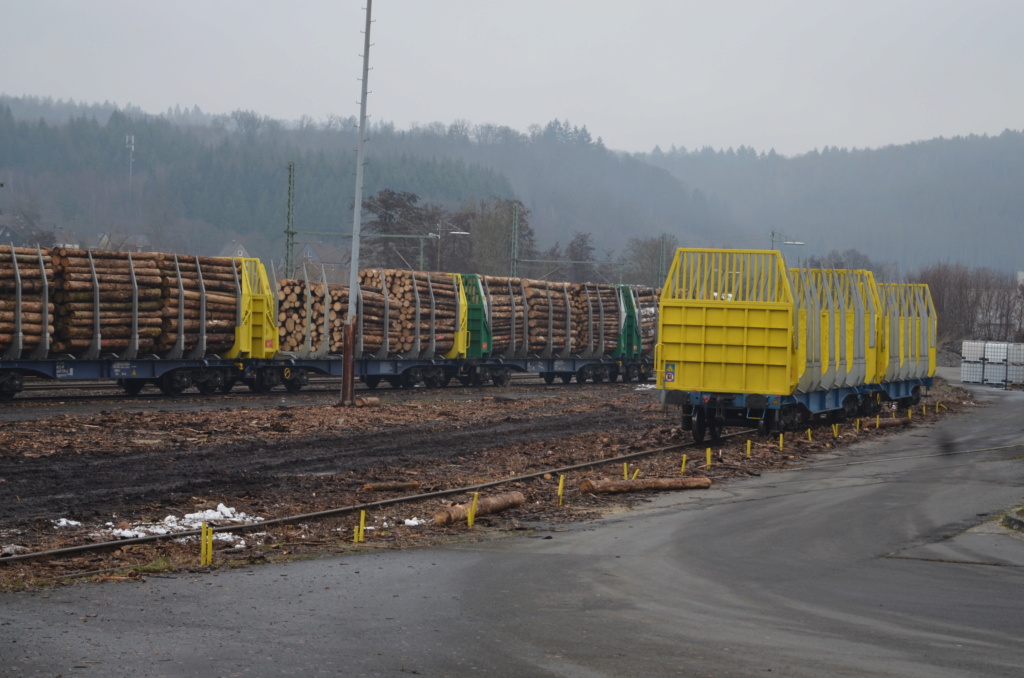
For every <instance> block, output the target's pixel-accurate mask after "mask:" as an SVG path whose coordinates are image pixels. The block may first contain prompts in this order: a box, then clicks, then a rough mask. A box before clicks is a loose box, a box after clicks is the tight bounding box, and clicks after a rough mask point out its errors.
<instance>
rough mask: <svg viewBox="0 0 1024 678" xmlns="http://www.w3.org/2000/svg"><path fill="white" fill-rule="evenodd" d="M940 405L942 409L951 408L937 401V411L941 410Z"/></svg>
mask: <svg viewBox="0 0 1024 678" xmlns="http://www.w3.org/2000/svg"><path fill="white" fill-rule="evenodd" d="M940 407H941V408H942V409H944V410H948V409H949V408H948V407H946V405H945V404H944V403H935V411H936V412H938V411H939V408H940Z"/></svg>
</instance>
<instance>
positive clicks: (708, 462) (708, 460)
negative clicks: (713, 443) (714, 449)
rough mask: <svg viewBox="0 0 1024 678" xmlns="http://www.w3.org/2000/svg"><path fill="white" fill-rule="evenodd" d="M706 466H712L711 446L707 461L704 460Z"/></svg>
mask: <svg viewBox="0 0 1024 678" xmlns="http://www.w3.org/2000/svg"><path fill="white" fill-rule="evenodd" d="M704 468H711V448H710V447H709V448H708V452H707V461H705V462H704Z"/></svg>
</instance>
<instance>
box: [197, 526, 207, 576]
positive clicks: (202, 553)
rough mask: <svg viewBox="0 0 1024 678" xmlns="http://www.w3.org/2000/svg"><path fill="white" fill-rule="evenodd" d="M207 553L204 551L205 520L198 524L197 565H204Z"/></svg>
mask: <svg viewBox="0 0 1024 678" xmlns="http://www.w3.org/2000/svg"><path fill="white" fill-rule="evenodd" d="M207 557H208V554H207V553H206V521H205V520H204V521H203V522H202V524H200V525H199V565H200V566H204V565H206V560H207Z"/></svg>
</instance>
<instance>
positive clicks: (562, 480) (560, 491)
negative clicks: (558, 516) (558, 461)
mask: <svg viewBox="0 0 1024 678" xmlns="http://www.w3.org/2000/svg"><path fill="white" fill-rule="evenodd" d="M563 494H565V476H564V475H560V476H558V505H559V506H561V505H562V495H563Z"/></svg>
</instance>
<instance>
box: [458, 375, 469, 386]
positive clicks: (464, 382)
mask: <svg viewBox="0 0 1024 678" xmlns="http://www.w3.org/2000/svg"><path fill="white" fill-rule="evenodd" d="M458 380H459V383H460V384H462V385H463V386H469V385H470V384H472V383H473V375H471V374H460V375H459V376H458Z"/></svg>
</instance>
